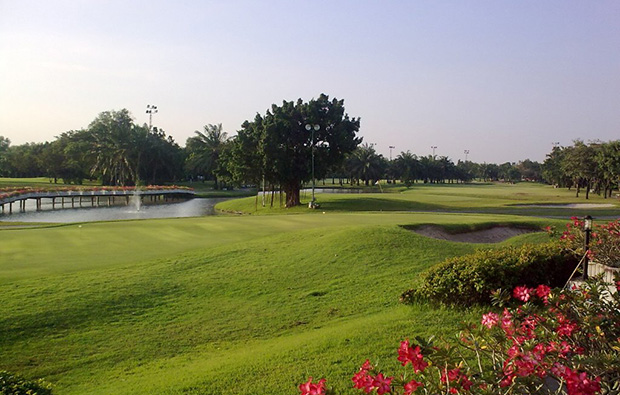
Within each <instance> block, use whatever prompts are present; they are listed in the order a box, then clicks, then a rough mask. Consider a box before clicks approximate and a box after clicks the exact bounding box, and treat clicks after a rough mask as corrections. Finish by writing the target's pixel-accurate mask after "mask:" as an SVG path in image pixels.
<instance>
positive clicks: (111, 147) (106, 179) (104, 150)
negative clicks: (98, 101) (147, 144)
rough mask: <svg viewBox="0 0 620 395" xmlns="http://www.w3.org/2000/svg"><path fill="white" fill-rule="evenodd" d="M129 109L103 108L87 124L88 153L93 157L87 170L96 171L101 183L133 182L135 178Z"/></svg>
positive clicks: (124, 183)
mask: <svg viewBox="0 0 620 395" xmlns="http://www.w3.org/2000/svg"><path fill="white" fill-rule="evenodd" d="M134 127H135V125H134V123H133V120H132V119H131V115H130V114H129V111H127V110H126V109H123V110H120V111H105V112H102V113H101V114H99V116H98V117H97V118H95V120H94V121H93V122H92V123H91V124H90V125H89V126H88V130H89V134H90V143H91V144H90V153H91V154H92V155H93V156H94V157H95V164H94V166H93V168H92V169H91V173H92V174H94V173H97V172H98V173H100V174H101V177H102V181H103V183H104V184H108V185H132V184H133V185H135V184H136V183H137V181H138V180H139V176H138V174H137V172H138V166H137V160H136V155H134V154H135V144H134V141H133V140H134V139H133V138H132V137H133V134H134V133H133V132H134Z"/></svg>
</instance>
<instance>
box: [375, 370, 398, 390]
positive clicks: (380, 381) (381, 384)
mask: <svg viewBox="0 0 620 395" xmlns="http://www.w3.org/2000/svg"><path fill="white" fill-rule="evenodd" d="M393 379H394V377H384V376H383V373H379V374H378V375H377V377H375V378H374V380H373V382H372V386H373V387H374V388H376V389H377V394H378V395H382V394H389V393H391V392H392V387H391V385H390V384H391V383H392V380H393Z"/></svg>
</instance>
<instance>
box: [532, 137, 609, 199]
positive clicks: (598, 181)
mask: <svg viewBox="0 0 620 395" xmlns="http://www.w3.org/2000/svg"><path fill="white" fill-rule="evenodd" d="M543 177H544V179H545V180H546V181H547V182H548V183H550V184H553V185H555V186H557V187H563V188H568V189H571V188H574V189H575V193H576V195H575V196H577V197H579V193H580V192H582V191H585V197H586V199H588V198H589V196H590V192H591V191H593V192H594V193H596V194H599V195H601V194H602V195H603V196H604V197H605V198H607V197H611V196H612V193H613V191H614V190H615V189H620V140H615V141H608V142H601V141H594V142H589V143H585V142H583V141H581V140H575V141H573V145H570V146H568V147H561V146H559V145H556V146H555V147H553V150H552V151H551V152H550V153H549V154H547V158H546V159H545V162H544V164H543Z"/></svg>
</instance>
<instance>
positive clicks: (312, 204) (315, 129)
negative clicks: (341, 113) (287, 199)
mask: <svg viewBox="0 0 620 395" xmlns="http://www.w3.org/2000/svg"><path fill="white" fill-rule="evenodd" d="M319 129H321V126H319V125H316V124H315V125H310V124H309V123H307V124H306V130H307V131H309V132H312V201H311V202H310V204H308V207H309V208H314V207H315V206H316V204H315V199H314V132H318V131H319Z"/></svg>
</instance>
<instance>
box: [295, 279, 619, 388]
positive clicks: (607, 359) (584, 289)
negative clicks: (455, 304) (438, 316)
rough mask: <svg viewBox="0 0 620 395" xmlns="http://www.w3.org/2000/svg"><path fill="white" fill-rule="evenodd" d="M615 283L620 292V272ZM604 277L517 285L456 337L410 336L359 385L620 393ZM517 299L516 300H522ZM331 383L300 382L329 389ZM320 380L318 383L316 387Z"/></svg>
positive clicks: (614, 324) (614, 307) (356, 384)
mask: <svg viewBox="0 0 620 395" xmlns="http://www.w3.org/2000/svg"><path fill="white" fill-rule="evenodd" d="M614 281H615V282H614V284H613V286H614V287H615V288H616V290H618V291H620V276H617V277H616V279H615V280H614ZM609 285H611V284H606V283H604V282H603V281H602V280H601V279H600V278H592V279H589V280H588V281H587V282H586V283H585V284H583V285H582V286H581V288H579V289H570V290H559V289H555V290H551V288H549V287H548V286H546V285H540V286H538V287H526V286H518V287H516V288H515V289H514V290H513V292H512V293H508V292H501V291H497V292H495V293H494V295H493V300H494V303H495V305H496V306H497V307H498V309H497V310H494V311H489V312H487V313H485V314H483V315H482V319H481V321H480V323H479V324H478V323H475V324H468V325H465V327H464V329H463V330H462V331H461V333H460V334H459V336H458V338H457V340H456V341H455V342H445V341H444V342H434V341H433V340H430V341H425V340H423V339H420V338H416V343H415V344H414V343H411V342H410V341H409V340H403V341H402V342H401V343H400V347H399V348H398V350H397V352H396V355H397V356H396V358H397V360H398V361H399V362H400V363H401V365H402V366H403V370H402V372H400V373H399V374H394V375H390V374H387V373H385V372H382V371H381V370H380V369H377V368H376V367H375V366H373V365H372V364H371V363H370V361H369V360H366V361H365V362H364V363H363V364H362V366H361V367H360V369H359V371H358V372H357V373H356V374H355V375H354V376H353V377H352V387H353V388H354V389H357V390H358V391H361V392H362V393H366V394H404V395H413V394H519V395H520V394H568V395H590V394H619V393H620V296H619V294H618V293H617V292H616V293H610V292H609V290H608V286H609ZM515 303H516V304H515ZM325 384H326V382H325V380H324V379H323V380H321V381H319V384H312V379H310V380H309V381H308V383H305V384H302V385H301V386H300V390H301V394H302V395H311V394H312V395H314V394H319V395H320V394H327V393H333V391H330V392H328V390H327V387H326V385H325ZM313 385H314V387H313Z"/></svg>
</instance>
